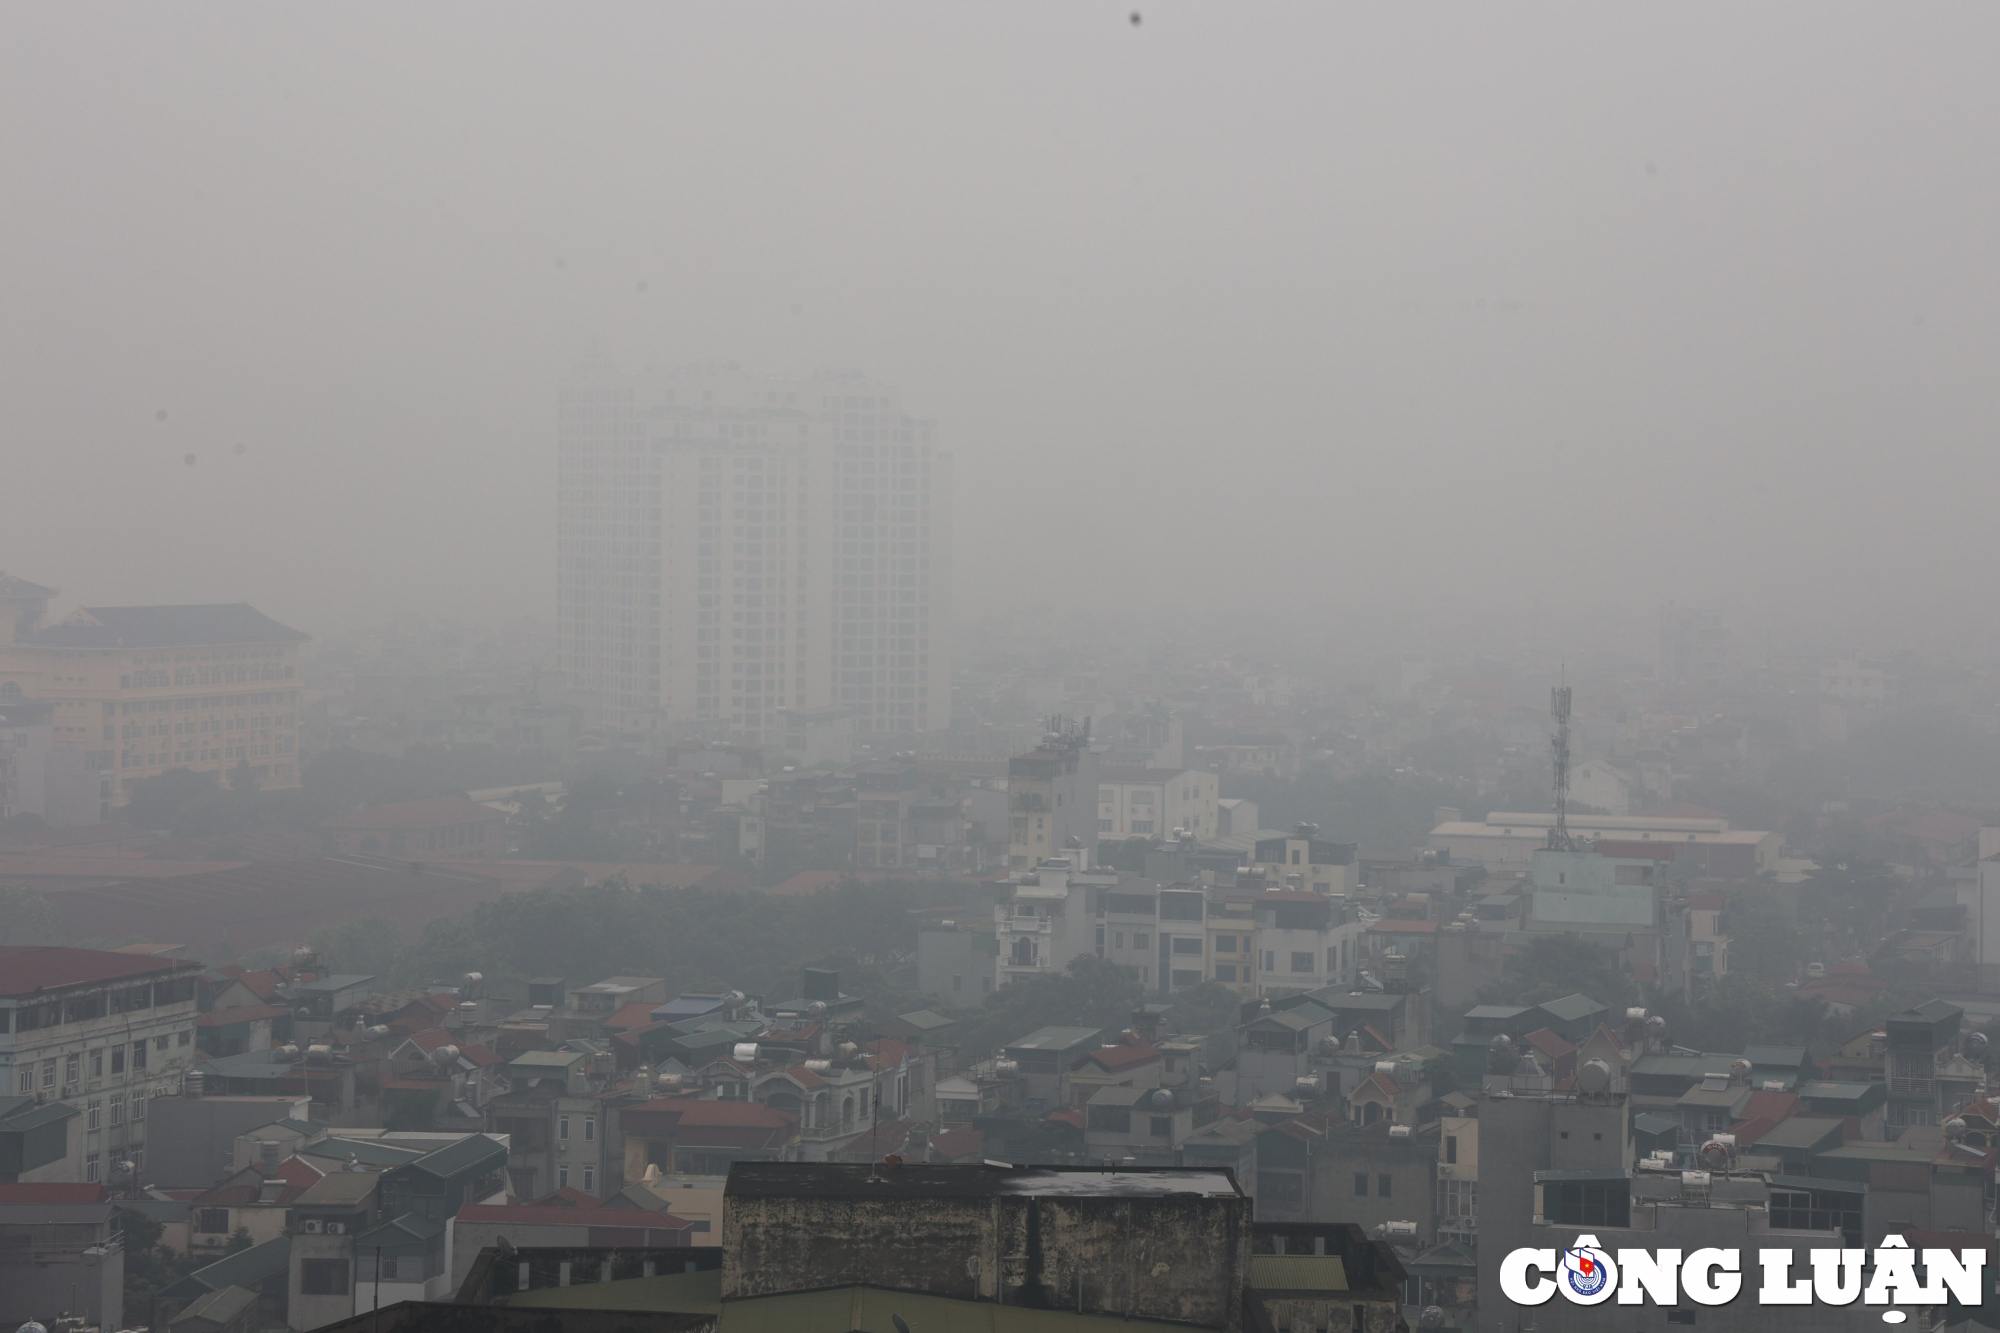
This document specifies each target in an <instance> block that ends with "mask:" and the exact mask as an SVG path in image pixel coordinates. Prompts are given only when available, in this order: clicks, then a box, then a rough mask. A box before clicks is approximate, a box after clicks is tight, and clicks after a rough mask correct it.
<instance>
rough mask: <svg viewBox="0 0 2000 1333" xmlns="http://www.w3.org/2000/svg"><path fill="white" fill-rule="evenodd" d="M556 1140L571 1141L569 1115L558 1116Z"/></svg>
mask: <svg viewBox="0 0 2000 1333" xmlns="http://www.w3.org/2000/svg"><path fill="white" fill-rule="evenodd" d="M556 1142H558V1143H568V1142H569V1117H568V1116H566V1115H559V1116H557V1117H556Z"/></svg>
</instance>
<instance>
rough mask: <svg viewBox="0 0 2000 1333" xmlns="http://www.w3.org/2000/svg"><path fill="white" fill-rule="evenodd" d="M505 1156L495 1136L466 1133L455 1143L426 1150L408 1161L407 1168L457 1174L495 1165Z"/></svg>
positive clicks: (430, 1172) (502, 1160)
mask: <svg viewBox="0 0 2000 1333" xmlns="http://www.w3.org/2000/svg"><path fill="white" fill-rule="evenodd" d="M506 1160H507V1150H506V1148H504V1147H502V1146H501V1144H500V1141H499V1140H498V1139H489V1138H487V1137H486V1136H485V1135H484V1134H467V1135H466V1136H465V1137H464V1138H462V1139H460V1140H459V1141H458V1142H457V1143H448V1144H446V1145H445V1146H444V1147H442V1148H438V1149H436V1150H434V1151H432V1152H427V1153H425V1154H424V1155H423V1156H422V1157H419V1158H417V1159H416V1160H415V1161H413V1162H411V1163H410V1164H409V1169H410V1170H412V1171H425V1172H428V1173H429V1174H431V1175H434V1176H457V1175H464V1174H466V1173H468V1172H471V1171H475V1170H478V1169H479V1168H481V1167H489V1168H490V1167H497V1166H499V1165H500V1164H501V1163H503V1162H505V1161H506Z"/></svg>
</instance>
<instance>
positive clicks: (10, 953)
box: [0, 944, 202, 995]
mask: <svg viewBox="0 0 2000 1333" xmlns="http://www.w3.org/2000/svg"><path fill="white" fill-rule="evenodd" d="M201 970H202V967H201V964H200V963H192V962H188V961H186V960H185V959H174V958H146V957H142V956H141V955H139V954H130V953H114V952H113V951H111V950H109V949H66V948H61V947H59V946H56V945H46V944H0V995H32V994H34V993H35V992H36V991H38V990H52V989H55V988H57V987H62V986H88V985H91V984H93V983H97V982H105V981H124V980H127V979H128V978H131V977H145V976H159V975H161V974H163V973H169V972H199V971H201Z"/></svg>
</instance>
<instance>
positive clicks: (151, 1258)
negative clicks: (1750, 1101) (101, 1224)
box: [118, 1208, 199, 1326]
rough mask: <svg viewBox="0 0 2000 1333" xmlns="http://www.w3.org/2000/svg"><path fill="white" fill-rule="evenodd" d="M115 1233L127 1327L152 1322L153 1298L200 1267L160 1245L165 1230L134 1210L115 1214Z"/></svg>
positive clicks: (123, 1210)
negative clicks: (120, 1252) (121, 1259)
mask: <svg viewBox="0 0 2000 1333" xmlns="http://www.w3.org/2000/svg"><path fill="white" fill-rule="evenodd" d="M118 1229H119V1231H120V1233H121V1234H122V1235H123V1237H124V1243H123V1247H122V1248H123V1249H124V1251H125V1314H126V1323H128V1324H131V1325H134V1326H139V1325H144V1324H146V1323H148V1322H150V1320H151V1317H152V1311H153V1297H154V1295H155V1294H157V1293H158V1292H159V1291H160V1289H161V1288H163V1287H170V1286H172V1285H173V1284H174V1283H176V1282H178V1281H180V1280H181V1279H182V1278H184V1277H186V1276H187V1275H188V1274H189V1273H192V1272H193V1271H194V1270H195V1269H196V1268H197V1267H199V1265H198V1264H197V1263H196V1262H195V1261H194V1260H193V1259H191V1258H189V1257H188V1256H187V1255H185V1254H176V1253H175V1252H174V1251H173V1250H170V1249H168V1248H167V1247H166V1246H164V1245H162V1244H160V1235H161V1233H162V1232H163V1231H164V1230H165V1228H164V1227H162V1226H161V1225H160V1223H158V1222H156V1221H154V1220H153V1219H152V1218H150V1217H148V1216H147V1215H146V1214H144V1213H142V1212H140V1211H139V1210H138V1209H136V1208H120V1209H119V1210H118Z"/></svg>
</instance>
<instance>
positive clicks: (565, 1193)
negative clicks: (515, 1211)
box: [529, 1185, 603, 1208]
mask: <svg viewBox="0 0 2000 1333" xmlns="http://www.w3.org/2000/svg"><path fill="white" fill-rule="evenodd" d="M602 1202H603V1201H602V1200H600V1199H597V1198H596V1197H594V1196H592V1195H589V1194H585V1193H584V1192H583V1191H582V1190H580V1189H577V1188H576V1187H575V1186H573V1185H565V1186H563V1187H562V1188H561V1189H559V1190H557V1191H556V1192H555V1193H553V1194H544V1195H543V1196H542V1197H541V1198H539V1199H537V1200H535V1201H534V1203H533V1204H531V1205H529V1206H530V1207H534V1208H599V1207H601V1206H602Z"/></svg>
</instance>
